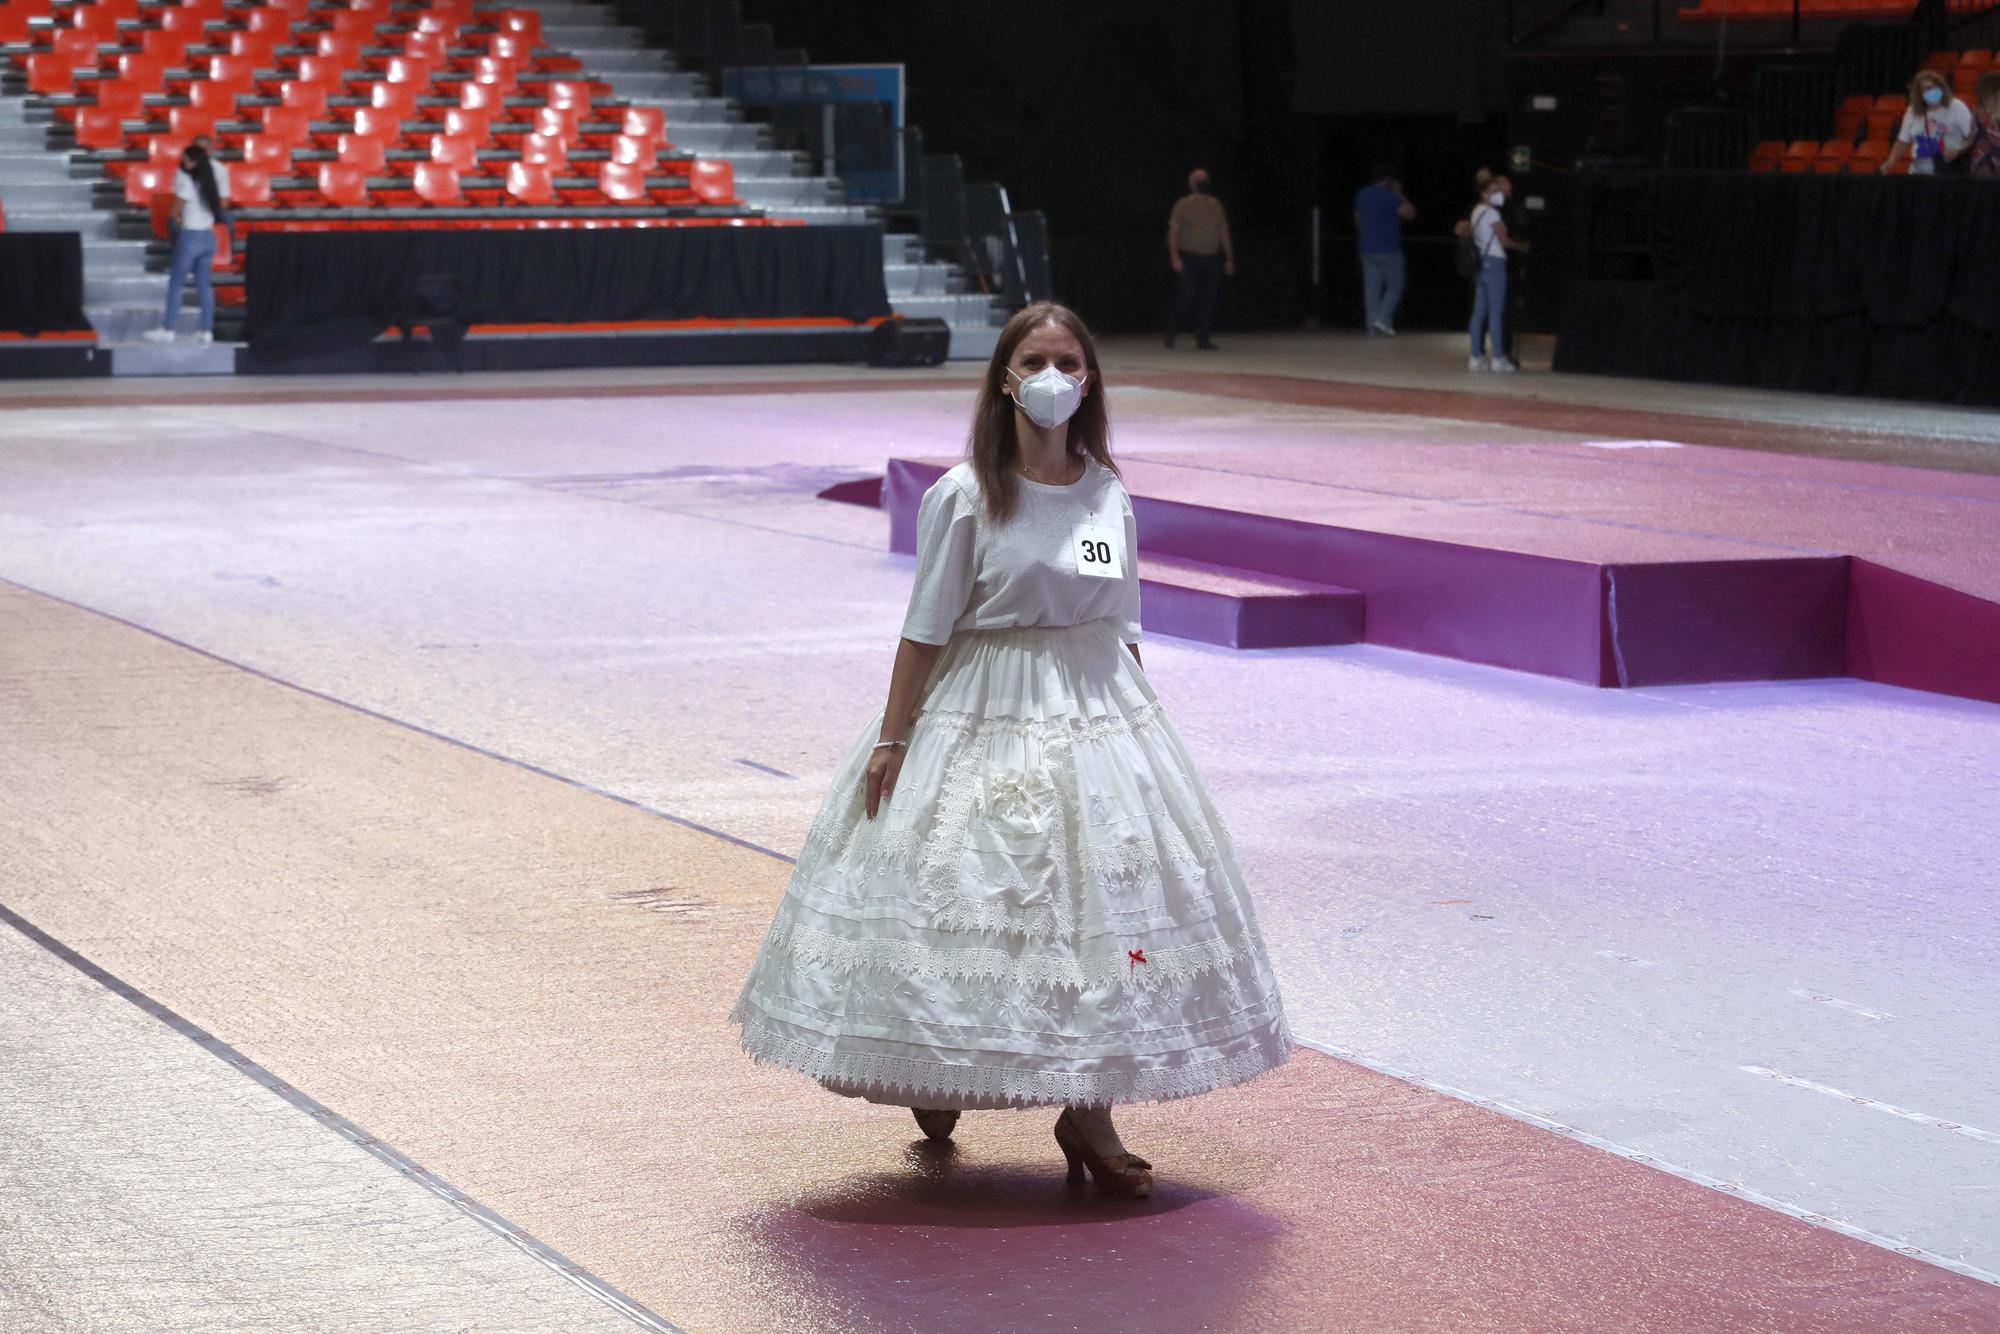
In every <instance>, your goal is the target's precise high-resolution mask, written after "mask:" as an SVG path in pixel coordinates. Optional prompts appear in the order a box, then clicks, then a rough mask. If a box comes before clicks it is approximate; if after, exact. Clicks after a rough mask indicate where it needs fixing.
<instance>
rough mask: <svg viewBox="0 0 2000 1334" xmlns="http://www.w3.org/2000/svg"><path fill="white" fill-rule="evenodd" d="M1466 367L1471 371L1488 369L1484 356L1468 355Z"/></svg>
mask: <svg viewBox="0 0 2000 1334" xmlns="http://www.w3.org/2000/svg"><path fill="white" fill-rule="evenodd" d="M1465 369H1467V370H1469V371H1483V370H1485V369H1486V358H1484V357H1467V358H1466V359H1465Z"/></svg>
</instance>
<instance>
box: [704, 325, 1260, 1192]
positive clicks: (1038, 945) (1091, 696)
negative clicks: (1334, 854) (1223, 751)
mask: <svg viewBox="0 0 2000 1334" xmlns="http://www.w3.org/2000/svg"><path fill="white" fill-rule="evenodd" d="M1108 438H1109V416H1108V414H1107V412H1106V408H1105V396H1104V385H1103V380H1102V376H1101V374H1100V372H1099V370H1098V365H1097V354H1096V350H1095V348H1094V347H1093V345H1092V343H1091V338H1090V334H1089V331H1088V330H1086V329H1085V328H1084V325H1083V322H1082V321H1081V320H1080V319H1078V318H1077V316H1076V315H1075V314H1074V313H1073V312H1071V311H1070V310H1069V309H1067V308H1066V307H1063V306H1060V305H1057V304H1055V303H1054V302H1038V303H1036V304H1034V305H1031V306H1029V307H1028V308H1027V309H1025V310H1023V311H1021V312H1020V313H1019V314H1018V315H1016V316H1015V317H1014V318H1013V319H1012V320H1011V321H1009V322H1008V324H1007V327H1006V328H1005V329H1004V330H1003V331H1002V332H1001V335H1000V341H999V343H998V345H997V346H996V347H995V348H994V353H993V361H992V364H991V365H990V367H989V368H988V373H987V376H986V381H985V383H984V385H983V386H982V387H981V390H980V395H979V403H978V407H977V409H976V410H975V413H974V417H973V423H972V432H971V441H970V446H969V449H968V457H967V459H966V461H965V462H963V463H960V464H959V465H958V466H956V467H954V468H953V469H951V471H949V472H947V473H946V474H945V475H944V476H943V477H942V478H940V479H939V480H938V481H937V483H936V484H935V485H933V486H932V487H931V488H930V489H929V490H928V491H927V492H925V493H924V497H923V501H922V503H921V505H920V506H919V508H918V515H917V575H916V586H915V588H914V589H913V590H912V592H911V594H910V603H909V610H908V613H907V615H906V617H905V619H904V623H903V638H902V642H901V643H900V644H899V646H898V648H897V652H896V662H895V668H894V671H893V673H892V675H891V679H890V684H889V699H888V703H887V705H886V706H885V707H884V708H883V709H882V710H881V711H880V712H879V713H878V714H877V715H876V716H875V717H874V718H873V719H871V720H870V721H869V723H868V725H867V727H866V728H865V729H864V730H863V731H862V734H861V735H860V736H859V737H858V738H856V740H855V741H854V743H853V744H852V745H851V746H850V747H849V749H848V751H847V754H846V756H845V757H844V758H843V759H842V761H841V763H840V765H839V767H838V769H837V771H836V773H835V777H834V781H833V787H832V790H831V791H830V792H829V793H828V794H827V797H826V800H825V803H824V804H823V805H822V806H821V808H820V811H819V815H818V816H817V818H815V819H814V821H813V824H812V828H811V830H810V831H809V832H808V833H807V835H806V842H805V847H804V849H803V850H802V851H801V853H800V856H799V860H798V865H797V867H796V869H795V870H794V871H793V873H792V877H791V882H790V884H789V885H788V886H787V888H786V890H785V896H784V898H783V900H782V901H781V902H780V903H779V905H778V910H777V914H776V916H775V917H774V919H773V920H772V922H771V928H770V931H769V933H768V934H767V935H766V936H765V939H764V943H763V945H762V947H761V948H760V949H759V951H758V953H757V959H756V962H755V963H754V964H753V965H752V967H751V970H750V975H749V977H748V979H747V980H746V981H745V982H744V984H743V989H742V992H741V994H740V995H739V996H738V997H737V1000H736V1004H735V1006H734V1007H733V1009H732V1010H731V1012H730V1019H731V1021H732V1022H734V1023H738V1024H741V1025H742V1042H743V1046H744V1048H745V1049H746V1050H747V1051H748V1052H749V1053H750V1054H751V1055H752V1056H753V1057H755V1058H756V1059H757V1060H759V1061H762V1062H770V1063H774V1064H777V1065H781V1066H785V1067H787V1068H790V1069H793V1070H798V1071H801V1072H803V1073H805V1074H808V1075H811V1076H812V1077H814V1078H816V1079H817V1080H819V1081H820V1082H821V1083H822V1084H823V1085H825V1086H826V1087H827V1088H829V1089H831V1090H833V1091H834V1092H837V1093H842V1094H845V1095H848V1096H852V1097H859V1098H865V1099H867V1100H869V1101H871V1102H878V1103H887V1104H890V1105H894V1106H907V1107H911V1108H912V1109H913V1110H914V1111H915V1112H916V1119H917V1122H918V1125H919V1126H920V1127H921V1128H922V1129H923V1130H924V1132H925V1133H926V1134H927V1135H929V1136H930V1137H931V1138H933V1139H940V1140H941V1139H947V1138H949V1137H950V1135H951V1133H952V1130H953V1128H954V1127H955V1125H956V1123H957V1121H958V1114H959V1113H960V1112H961V1111H969V1110H984V1109H999V1108H1008V1107H1029V1106H1048V1105H1052V1104H1053V1105H1057V1106H1061V1107H1062V1108H1063V1111H1062V1113H1061V1114H1060V1115H1059V1116H1058V1117H1057V1119H1056V1125H1055V1136H1056V1140H1057V1143H1058V1144H1059V1145H1060V1146H1061V1148H1062V1150H1063V1154H1064V1156H1065V1157H1066V1158H1067V1160H1068V1163H1069V1180H1070V1181H1071V1182H1077V1181H1080V1180H1081V1179H1082V1174H1083V1170H1084V1168H1085V1167H1088V1168H1089V1169H1090V1173H1091V1175H1092V1177H1093V1178H1094V1179H1095V1180H1096V1182H1097V1185H1098V1188H1099V1189H1100V1190H1102V1191H1104V1192H1105V1193H1107V1194H1112V1195H1120V1196H1128V1197H1129V1196H1143V1195H1146V1194H1149V1193H1150V1192H1151V1190H1152V1184H1153V1179H1152V1171H1151V1168H1152V1164H1151V1163H1149V1162H1147V1161H1146V1160H1145V1159H1144V1158H1141V1157H1139V1156H1138V1155H1136V1154H1133V1153H1130V1152H1129V1151H1127V1150H1126V1148H1125V1146H1124V1145H1123V1144H1122V1143H1121V1142H1120V1140H1119V1138H1118V1132H1117V1131H1116V1130H1115V1129H1114V1128H1113V1126H1112V1122H1111V1107H1112V1105H1113V1104H1117V1103H1129V1102H1156V1101H1162V1100H1165V1099H1168V1098H1178V1097H1186V1096H1188V1095H1190V1094H1195V1093H1202V1092H1206V1091H1207V1090H1210V1089H1215V1088H1221V1087H1223V1086H1225V1085H1230V1084H1237V1083H1241V1082H1243V1081H1244V1080H1247V1079H1250V1078H1252V1077H1253V1076H1255V1075H1258V1074H1260V1073H1262V1072H1263V1071H1265V1070H1268V1069H1270V1068H1272V1067H1273V1066H1276V1065H1279V1064H1281V1063H1282V1062H1283V1061H1284V1060H1285V1059H1286V1058H1287V1056H1288V1055H1289V1054H1290V1050H1291V1035H1290V1031H1289V1029H1288V1027H1287V1025H1286V1021H1285V1013H1284V1006H1283V1004H1282V1002H1281V1000H1280V998H1279V995H1278V985H1277V980H1276V978H1275V977H1274V976H1273V974H1272V972H1271V966H1270V961H1269V959H1268V958H1267V956H1266V952H1265V948H1264V942H1263V938H1262V936H1261V935H1260V934H1259V932H1258V929H1257V919H1256V915H1255V913H1254V912H1253V911H1252V909H1251V905H1250V896H1249V891H1248V889H1247V887H1246V886H1245V884H1244V882H1243V875H1242V872H1241V870H1240V869H1239V868H1238V865H1237V860H1236V854H1235V850H1234V847H1233V846H1232V844H1231V842H1230V838H1229V834H1228V830H1227V828H1226V826H1225V825H1224V823H1223V820H1222V815H1221V813H1220V812H1219V811H1217V810H1216V808H1215V806H1214V803H1213V802H1212V801H1211V800H1210V798H1209V794H1208V790H1207V788H1206V787H1205V785H1204V784H1203V783H1202V781H1201V779H1200V777H1199V776H1198V775H1197V774H1196V772H1195V768H1194V764H1193V762H1192V760H1191V759H1190V757H1189V754H1188V751H1187V748H1186V746H1185V745H1184V744H1183V742H1182V740H1181V738H1180V735H1179V733H1178V732H1176V731H1175V729H1174V726H1173V724H1172V723H1171V722H1169V721H1168V719H1167V716H1166V714H1165V712H1164V711H1163V710H1162V708H1161V706H1160V703H1159V700H1158V699H1157V698H1156V697H1155V695H1154V693H1153V687H1152V684H1151V683H1150V682H1149V681H1148V680H1147V679H1146V674H1145V671H1144V670H1143V668H1142V666H1141V664H1140V661H1139V638H1140V634H1139V571H1138V555H1139V546H1138V529H1137V525H1136V523H1135V521H1134V518H1133V514H1132V501H1131V498H1130V497H1129V496H1128V495H1126V493H1125V488H1124V486H1123V485H1122V484H1121V483H1120V480H1119V474H1118V470H1117V467H1116V465H1115V464H1114V463H1113V462H1112V459H1111V453H1110V449H1109V446H1108Z"/></svg>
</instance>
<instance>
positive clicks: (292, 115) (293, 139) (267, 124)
mask: <svg viewBox="0 0 2000 1334" xmlns="http://www.w3.org/2000/svg"><path fill="white" fill-rule="evenodd" d="M264 133H265V134H268V135H270V136H271V137H272V138H274V139H280V140H282V141H284V142H285V143H288V144H290V145H291V146H292V147H293V148H302V147H304V146H305V143H306V141H307V140H308V139H310V138H312V117H311V116H309V115H307V114H306V113H305V111H304V110H302V109H301V108H299V107H288V106H275V107H265V108H264Z"/></svg>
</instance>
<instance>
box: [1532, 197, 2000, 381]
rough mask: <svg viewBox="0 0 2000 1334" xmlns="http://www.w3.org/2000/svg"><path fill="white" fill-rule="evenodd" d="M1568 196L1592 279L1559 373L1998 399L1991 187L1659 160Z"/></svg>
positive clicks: (1997, 230) (1566, 323)
mask: <svg viewBox="0 0 2000 1334" xmlns="http://www.w3.org/2000/svg"><path fill="white" fill-rule="evenodd" d="M1580 194H1581V197H1582V198H1583V200H1584V201H1585V207H1586V217H1585V219H1584V235H1585V236H1587V237H1588V238H1589V240H1588V242H1587V247H1588V249H1587V253H1586V255H1585V261H1584V267H1583V272H1584V274H1585V275H1591V276H1586V277H1583V278H1581V279H1580V280H1579V281H1577V282H1576V283H1574V284H1572V286H1571V289H1570V291H1569V294H1568V300H1567V301H1566V302H1565V306H1564V313H1563V319H1562V328H1561V334H1560V338H1559V340H1558V342H1557V345H1556V369H1558V370H1568V371H1587V372H1595V373H1600V374H1610V375H1644V376H1656V377H1660V378H1664V379H1676V380H1703V381H1710V382H1714V383H1720V384H1741V385H1756V386H1760V387H1763V388H1769V389H1794V390H1807V391H1811V392H1817V393H1849V394H1873V395H1883V396H1891V397H1898V398H1920V399H1930V400H1933V401H1937V402H1944V403H1984V404H1993V403H2000V255H1996V246H2000V241H1996V240H1995V238H1996V237H2000V183H1996V182H1994V181H1987V180H1973V179H1970V178H1966V177H1895V176H1890V177H1883V176H1875V175H1867V176H1817V175H1771V176H1757V175H1748V174H1740V173H1697V172H1656V173H1619V174H1607V175H1605V176H1602V177H1597V178H1592V179H1590V180H1588V181H1586V183H1585V186H1584V188H1583V190H1582V191H1581V192H1580ZM1600 222H1608V223H1609V224H1610V225H1594V224H1596V223H1600Z"/></svg>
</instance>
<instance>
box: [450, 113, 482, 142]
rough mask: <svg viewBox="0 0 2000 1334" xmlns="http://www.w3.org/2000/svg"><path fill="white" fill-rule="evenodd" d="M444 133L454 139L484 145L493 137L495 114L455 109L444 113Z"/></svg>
mask: <svg viewBox="0 0 2000 1334" xmlns="http://www.w3.org/2000/svg"><path fill="white" fill-rule="evenodd" d="M444 132H445V133H446V134H448V135H451V136H452V137H453V138H458V139H469V140H471V141H472V142H473V143H475V144H483V143H485V142H486V141H487V140H489V139H491V138H492V137H493V113H492V112H490V111H468V110H466V109H465V108H464V107H453V108H452V109H451V110H449V111H447V112H445V113H444Z"/></svg>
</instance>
